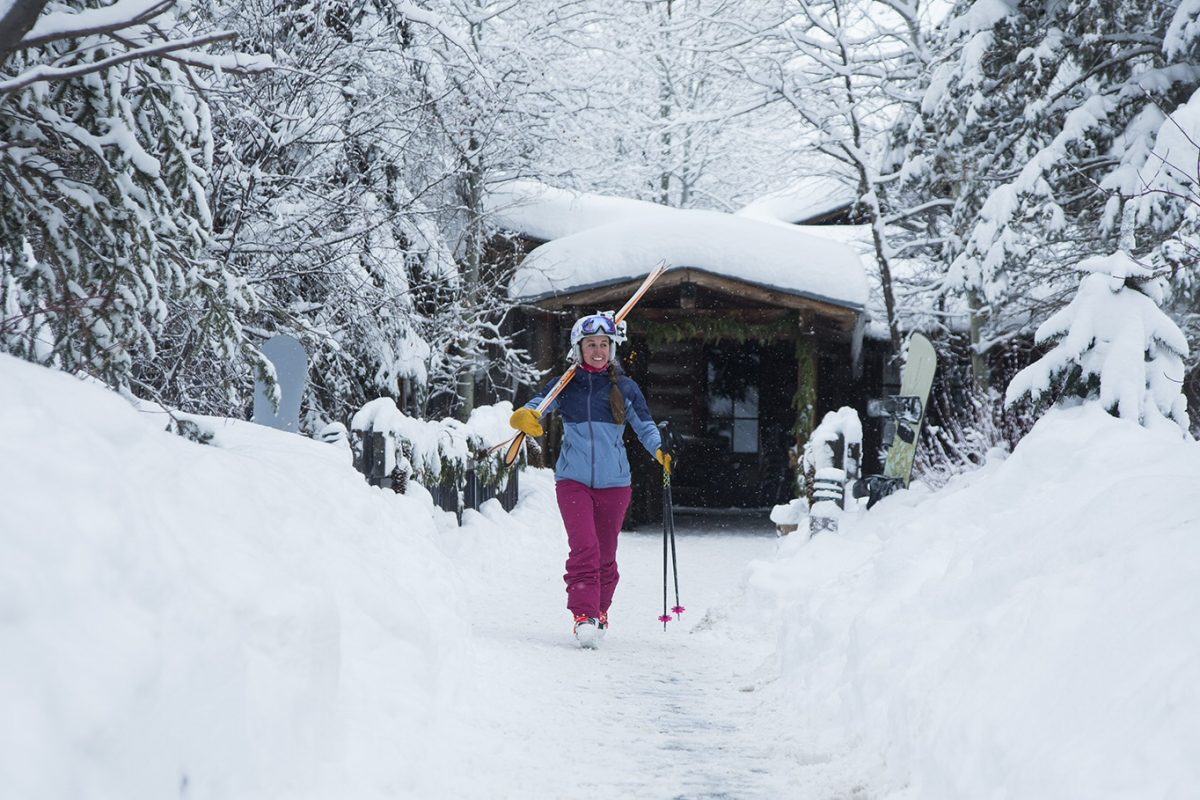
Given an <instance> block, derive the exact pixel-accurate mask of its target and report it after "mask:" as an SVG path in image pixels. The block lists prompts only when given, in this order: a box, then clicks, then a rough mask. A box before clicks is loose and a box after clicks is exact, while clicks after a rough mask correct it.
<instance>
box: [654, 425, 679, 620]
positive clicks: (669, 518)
mask: <svg viewBox="0 0 1200 800" xmlns="http://www.w3.org/2000/svg"><path fill="white" fill-rule="evenodd" d="M658 427H659V431H660V435H661V439H662V444H661V449H662V453H663V461H664V462H665V463H664V464H663V613H662V616H660V617H659V618H658V620H659V622H661V623H662V624H663V630H664V631H665V630H666V629H667V623H668V622H670V621H671V615H670V614H668V613H667V551H668V548H669V549H670V559H671V567H672V569H673V571H674V574H675V605H674V607H672V608H671V611H672V612H673V613H674V614H675V619H679V615H680V614H682V613H683V612H684V608H683V606H682V605H681V604H680V602H679V565H678V561H677V560H676V556H675V507H674V504H673V503H672V500H671V469H670V468H669V467H668V466H667V464H669V463H670V462H669V461H668V457H669V456H671V455H672V454H673V452H674V449H675V448H674V440H673V437H672V436H671V428H670V423H669V422H666V421H664V422H661V423H659V426H658Z"/></svg>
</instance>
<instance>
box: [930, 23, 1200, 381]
mask: <svg viewBox="0 0 1200 800" xmlns="http://www.w3.org/2000/svg"><path fill="white" fill-rule="evenodd" d="M1191 6H1192V4H1191V3H1190V2H1185V1H1184V0H1166V2H1164V0H1078V2H1071V3H1061V2H1056V0H1024V1H1023V2H1017V3H991V2H976V1H975V0H971V1H970V2H966V1H962V2H958V3H957V4H956V5H955V6H954V8H953V10H952V12H951V14H950V16H949V18H948V22H947V23H946V25H945V26H944V28H943V29H942V33H943V35H942V38H941V39H940V40H939V42H938V44H937V51H938V58H937V59H936V60H935V64H934V67H933V70H932V72H931V74H930V77H929V79H928V83H929V89H928V91H927V92H926V94H925V97H924V99H923V102H922V116H921V118H920V119H919V120H917V123H916V124H915V125H914V126H913V134H914V135H913V136H912V142H913V144H912V149H911V151H910V159H911V160H912V163H913V164H919V165H920V168H919V169H913V170H912V171H911V174H912V175H913V176H914V178H915V180H916V183H917V185H918V186H919V187H920V190H921V191H922V192H924V193H925V194H927V195H928V196H930V197H935V198H942V199H945V200H949V201H951V202H952V203H953V207H952V210H951V212H950V213H949V214H948V215H947V216H946V217H945V218H944V219H943V220H942V222H941V224H940V227H941V234H942V238H943V241H944V243H945V246H944V247H943V249H942V252H941V257H940V261H941V265H942V267H943V270H944V273H945V278H944V280H942V281H941V282H940V285H939V286H938V287H937V288H938V291H939V292H940V293H941V294H942V295H943V296H944V297H947V298H962V300H963V301H965V305H966V307H967V309H968V311H969V314H970V317H971V322H972V327H971V329H972V340H973V344H974V345H975V347H976V352H977V355H980V356H982V354H983V352H984V351H985V350H986V348H987V346H988V342H989V341H996V340H998V339H1001V338H1002V337H1003V336H1004V335H1005V334H1008V333H1011V332H1012V331H1013V330H1014V329H1016V328H1019V327H1020V326H1021V325H1022V324H1023V323H1024V320H1025V319H1028V318H1029V317H1030V316H1031V315H1040V314H1042V313H1044V310H1045V309H1046V308H1047V307H1050V308H1053V307H1054V306H1056V305H1058V304H1061V303H1062V302H1063V299H1064V298H1065V296H1067V293H1069V291H1070V284H1069V282H1066V281H1064V280H1063V277H1064V276H1065V275H1066V274H1067V267H1069V265H1071V264H1073V263H1074V262H1076V261H1078V260H1079V259H1080V258H1082V257H1083V256H1084V255H1086V254H1087V253H1094V252H1103V251H1105V250H1114V249H1116V245H1117V237H1118V230H1117V229H1118V227H1119V221H1120V218H1121V214H1122V209H1123V204H1124V201H1125V199H1126V198H1129V197H1131V196H1133V195H1134V194H1136V193H1138V192H1139V191H1141V190H1142V188H1143V187H1142V186H1141V185H1139V174H1140V170H1141V169H1142V167H1143V166H1144V165H1145V163H1146V159H1147V157H1148V155H1149V153H1150V152H1151V149H1152V147H1153V143H1154V138H1155V135H1156V133H1157V131H1158V130H1159V128H1160V123H1161V121H1162V111H1161V110H1160V109H1162V108H1166V109H1170V108H1174V107H1175V106H1176V105H1178V104H1179V103H1180V102H1181V101H1182V100H1183V99H1185V98H1186V97H1188V96H1189V95H1190V94H1191V93H1192V91H1193V90H1194V89H1195V88H1196V87H1197V86H1200V68H1198V67H1197V66H1196V64H1197V63H1198V61H1197V58H1196V55H1197V48H1196V42H1195V40H1194V39H1188V40H1187V41H1184V39H1185V37H1184V36H1183V34H1182V33H1180V34H1178V35H1175V34H1171V33H1170V32H1171V31H1175V30H1178V29H1180V26H1181V25H1182V24H1183V23H1182V22H1181V21H1180V19H1181V15H1183V16H1186V15H1187V13H1188V11H1187V9H1188V8H1190V7H1191ZM1172 36H1173V37H1174V38H1172ZM1171 41H1174V42H1175V43H1176V46H1171V45H1170V42H1171ZM1152 235H1155V236H1158V237H1161V235H1162V234H1161V232H1158V233H1157V234H1153V233H1152V232H1151V231H1139V238H1140V239H1142V240H1144V241H1146V243H1147V244H1148V245H1152V240H1151V236H1152ZM977 366H978V369H979V370H980V371H982V370H983V360H982V357H980V359H979V360H978V361H977ZM977 378H978V379H980V380H982V381H985V380H986V375H984V374H979V375H977Z"/></svg>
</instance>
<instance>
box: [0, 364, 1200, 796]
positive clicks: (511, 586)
mask: <svg viewBox="0 0 1200 800" xmlns="http://www.w3.org/2000/svg"><path fill="white" fill-rule="evenodd" d="M201 422H202V423H203V424H205V425H207V426H208V427H210V428H211V429H212V430H214V432H215V434H216V438H215V440H214V443H213V444H212V445H208V446H205V445H198V444H195V443H193V442H190V441H187V440H184V439H182V438H180V437H178V436H174V435H172V434H168V433H165V432H163V431H162V430H161V429H162V427H163V423H164V419H163V417H162V415H161V414H154V413H147V412H139V411H136V410H134V409H133V408H132V407H131V406H130V405H129V404H128V403H126V402H125V401H124V400H122V399H121V398H119V397H117V396H116V395H114V394H112V393H110V392H108V391H106V390H104V389H102V388H100V387H97V386H94V385H89V384H87V383H84V382H81V381H79V380H76V379H74V378H72V377H70V376H66V375H63V374H59V373H55V372H51V371H49V370H45V369H41V368H38V367H34V366H30V365H28V364H25V363H22V362H18V361H15V360H13V359H11V358H9V357H5V356H0V653H3V654H4V658H2V659H0V708H2V709H3V710H4V713H3V714H0V754H2V756H0V787H3V792H2V794H3V795H4V796H5V797H20V798H122V799H123V800H125V799H129V798H133V799H136V798H160V797H170V796H179V797H188V798H243V797H245V798H261V797H289V798H335V797H336V798H346V797H353V798H371V797H392V798H395V797H422V798H423V797H443V796H445V797H449V796H455V797H481V798H483V797H533V796H549V797H594V796H596V795H598V794H607V795H617V794H619V795H624V796H637V797H689V798H690V797H712V796H727V797H797V798H829V797H862V798H905V799H906V800H907V799H908V798H922V799H924V798H962V797H1020V798H1042V797H1044V798H1064V797H1087V798H1125V797H1130V798H1133V797H1137V798H1158V797H1162V798H1173V797H1181V798H1182V797H1190V796H1193V794H1194V790H1195V787H1196V786H1197V785H1200V626H1197V625H1196V623H1195V621H1196V619H1197V617H1198V613H1200V581H1198V580H1197V578H1200V566H1198V565H1200V544H1198V543H1197V539H1198V536H1200V534H1198V532H1200V493H1198V492H1197V491H1196V488H1197V486H1200V446H1198V445H1196V444H1195V443H1187V442H1182V441H1180V440H1179V439H1178V438H1172V437H1168V436H1166V435H1164V434H1162V432H1150V431H1146V430H1144V429H1141V428H1139V427H1137V426H1136V425H1133V424H1132V423H1129V422H1127V421H1120V420H1116V419H1113V418H1111V417H1108V416H1107V415H1104V414H1103V413H1100V412H1097V411H1095V410H1094V409H1087V408H1084V409H1074V410H1071V411H1068V412H1056V413H1054V414H1052V415H1050V416H1049V417H1048V418H1046V419H1045V420H1043V421H1042V422H1041V423H1039V425H1038V426H1037V428H1036V429H1035V430H1034V432H1033V433H1032V434H1031V435H1030V436H1029V437H1028V438H1027V439H1026V440H1025V441H1024V442H1023V443H1022V444H1021V445H1020V446H1019V447H1018V448H1017V450H1016V452H1014V453H1013V454H1012V455H1011V456H1009V457H1008V458H1007V459H1004V458H1001V457H999V456H997V457H996V458H994V459H993V460H992V461H991V462H989V464H988V465H986V466H985V467H983V468H982V469H980V470H979V471H977V472H975V473H973V474H971V475H967V476H964V477H962V478H960V479H958V480H956V481H953V482H951V484H950V485H949V486H947V487H946V488H945V489H943V490H941V491H939V492H936V493H932V492H929V491H926V490H923V489H921V488H920V487H919V486H918V487H917V488H915V489H914V490H911V491H909V492H906V493H903V494H900V495H897V496H893V497H891V498H889V499H887V500H885V501H884V502H883V503H882V504H880V505H879V506H878V507H876V508H875V509H873V510H872V511H870V512H868V513H867V514H865V515H863V516H862V517H861V518H859V519H848V520H843V522H842V533H840V534H838V535H836V536H832V535H823V536H820V537H818V538H816V539H813V540H811V541H810V540H805V539H803V538H801V537H798V536H793V537H789V538H786V539H782V540H777V539H775V538H774V537H773V535H771V533H770V527H769V523H767V521H766V519H765V516H764V517H763V519H762V527H759V528H756V529H753V530H739V531H738V532H736V533H714V532H711V531H709V532H699V531H694V530H693V529H692V528H690V527H689V525H690V523H685V524H684V525H682V526H681V530H682V531H684V533H683V534H682V535H681V540H680V574H681V580H682V589H683V597H682V599H683V601H684V605H686V606H688V608H689V611H688V613H687V614H686V615H685V618H684V620H683V621H680V622H673V623H671V625H670V626H669V629H668V631H666V632H665V633H664V632H663V631H662V629H661V626H660V625H658V623H657V622H656V621H655V618H656V617H657V615H658V613H659V610H660V607H661V582H660V581H661V560H660V559H661V549H660V548H661V540H660V538H659V537H658V536H657V535H656V533H655V532H653V531H645V532H627V533H625V534H624V535H623V537H622V545H621V548H622V549H621V565H622V574H623V580H622V585H621V589H620V590H619V592H618V600H617V604H616V606H615V607H614V613H613V630H612V632H611V633H610V635H609V636H608V637H607V639H606V641H605V642H604V646H603V648H602V649H601V650H600V651H598V652H594V653H593V652H582V651H579V650H577V649H575V648H574V647H572V645H571V642H570V639H569V627H570V625H569V617H568V616H567V612H566V611H565V610H564V609H563V607H562V604H563V592H562V583H561V577H560V576H561V569H562V559H563V557H564V555H565V553H564V549H565V544H564V541H563V535H562V532H561V525H560V523H559V521H558V518H557V514H556V511H555V509H554V507H553V500H552V498H553V492H552V485H551V482H550V478H549V476H548V474H547V473H545V472H543V471H530V472H528V473H526V475H525V476H524V482H523V484H522V486H523V492H522V500H521V502H520V504H519V505H518V507H517V509H516V510H515V511H514V513H512V514H511V515H510V514H505V513H503V512H502V511H501V510H500V509H499V507H498V505H496V504H494V503H493V504H489V505H488V506H485V509H484V511H483V512H482V513H478V514H476V513H468V514H467V516H466V519H465V525H464V526H463V527H462V528H461V529H460V528H458V527H457V526H455V524H454V521H453V518H452V517H451V516H449V515H446V514H444V513H442V512H439V511H436V510H435V509H434V507H433V506H432V503H431V502H430V501H429V498H428V496H427V495H425V494H423V493H422V492H420V491H419V490H417V491H416V492H415V493H414V494H413V495H411V496H406V497H398V496H394V495H392V494H390V493H386V492H383V491H380V490H375V489H371V488H369V487H368V486H366V484H365V483H364V482H363V481H362V480H361V478H360V477H359V476H358V475H357V474H356V473H355V472H354V471H353V470H352V469H351V467H350V466H349V459H348V453H347V452H346V451H345V450H344V449H339V447H338V446H335V445H330V444H322V443H317V442H313V441H310V440H307V439H304V438H302V437H299V436H295V435H289V434H284V433H280V432H277V431H273V430H269V429H265V428H261V427H258V426H254V425H251V424H249V423H245V422H238V421H229V420H201ZM687 531H692V532H691V533H688V532H687Z"/></svg>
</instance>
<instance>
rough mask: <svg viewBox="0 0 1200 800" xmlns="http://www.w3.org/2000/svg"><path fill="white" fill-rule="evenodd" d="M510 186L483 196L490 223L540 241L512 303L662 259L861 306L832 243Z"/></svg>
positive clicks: (846, 261)
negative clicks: (487, 198)
mask: <svg viewBox="0 0 1200 800" xmlns="http://www.w3.org/2000/svg"><path fill="white" fill-rule="evenodd" d="M513 184H517V185H515V186H514V185H513ZM513 184H505V185H504V186H503V187H502V191H499V192H495V191H494V192H492V193H491V196H490V203H491V207H492V209H494V211H493V219H494V220H496V222H497V224H499V225H500V226H501V227H504V228H508V229H510V230H514V231H519V232H521V233H523V234H526V235H529V236H532V237H534V238H538V239H542V240H544V241H546V244H543V245H542V246H540V247H538V248H536V249H535V250H533V251H532V252H531V253H530V254H529V255H528V256H527V257H526V258H525V260H524V261H523V262H522V263H521V265H520V267H519V268H518V269H517V271H516V274H515V275H514V276H513V280H512V283H511V284H510V286H509V295H510V296H511V297H512V298H513V299H516V300H523V301H526V302H534V301H537V300H541V299H544V298H547V297H552V296H555V295H560V294H565V293H569V292H573V291H579V290H583V289H587V288H592V287H597V286H604V285H608V284H613V283H619V282H623V281H626V280H630V279H633V278H637V277H639V276H641V275H645V274H646V273H647V272H648V271H649V270H650V268H651V267H652V266H653V265H654V264H655V263H657V262H658V261H659V259H666V261H667V263H668V264H670V265H671V266H673V267H691V268H694V269H699V270H703V271H706V272H710V273H713V274H716V275H720V276H724V277H730V278H734V279H736V280H740V281H744V282H748V283H753V284H757V285H759V286H763V287H767V288H770V289H775V290H778V291H781V292H786V293H789V294H793V295H799V296H802V297H807V298H811V299H814V300H820V301H823V302H827V303H832V304H835V305H839V306H844V307H848V308H853V309H856V310H859V309H862V308H863V307H864V306H865V304H866V302H867V294H868V291H867V279H866V275H865V273H864V270H863V265H862V262H861V261H860V260H859V257H858V255H857V254H856V253H855V252H854V250H853V249H851V248H850V247H847V246H846V245H844V244H842V243H840V242H836V241H832V240H829V239H826V238H819V237H815V236H811V235H809V234H806V233H803V232H801V231H799V230H796V229H794V228H790V227H788V226H783V225H777V224H769V223H765V222H762V221H760V220H756V219H751V218H748V217H744V216H735V215H733V214H725V213H722V212H718V211H700V210H693V209H675V208H668V207H666V206H659V205H655V204H653V203H646V202H642V201H637V200H625V199H620V198H613V197H602V196H599V195H590V194H581V193H576V192H569V191H564V190H561V189H552V188H548V187H540V185H539V184H536V183H533V182H530V181H519V182H513ZM539 187H540V188H539ZM505 203H506V204H507V205H504V204H505Z"/></svg>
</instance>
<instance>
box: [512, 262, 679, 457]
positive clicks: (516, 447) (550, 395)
mask: <svg viewBox="0 0 1200 800" xmlns="http://www.w3.org/2000/svg"><path fill="white" fill-rule="evenodd" d="M666 271H667V262H666V261H665V260H663V261H659V262H658V263H657V264H655V265H654V269H652V270H650V274H649V275H647V276H646V279H645V280H644V281H642V285H641V286H639V287H638V288H637V291H636V292H634V293H633V296H632V297H630V298H629V299H628V300H627V301H626V302H625V305H623V306H621V309H620V311H618V312H617V313H616V316H614V317H613V324H614V325H619V324H620V323H621V321H622V320H623V319H625V317H626V316H628V314H629V312H630V311H632V310H633V307H634V306H636V305H637V304H638V301H639V300H641V299H642V296H643V295H645V294H646V292H648V291H649V290H650V287H651V286H653V285H654V282H655V281H656V280H658V279H659V278H660V277H661V276H662V274H663V273H664V272H666ZM575 372H576V367H575V366H572V367H571V368H570V369H568V370H567V371H566V372H564V373H563V376H562V377H561V378H559V379H558V382H557V383H555V384H554V386H553V387H552V388H551V389H550V391H549V392H547V393H546V396H545V397H543V398H542V402H540V403H538V407H537V412H538V414H539V415H540V414H544V413H546V409H547V408H549V407H550V404H551V403H553V402H554V399H555V398H556V397H558V396H559V395H560V394H562V390H563V389H566V388H567V385H568V384H570V382H571V381H572V380H574V378H575ZM524 444H525V433H524V431H518V432H517V435H516V436H514V437H512V438H511V439H506V440H505V441H503V442H501V443H500V444H498V445H495V446H494V447H492V448H491V449H489V450H488V453H489V454H490V453H492V452H494V451H496V450H499V449H500V448H502V447H504V446H505V445H507V446H508V449H507V450H505V451H504V465H505V466H506V467H511V466H512V465H513V464H514V463H515V462H516V460H517V456H518V455H520V453H521V446H522V445H524Z"/></svg>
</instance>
